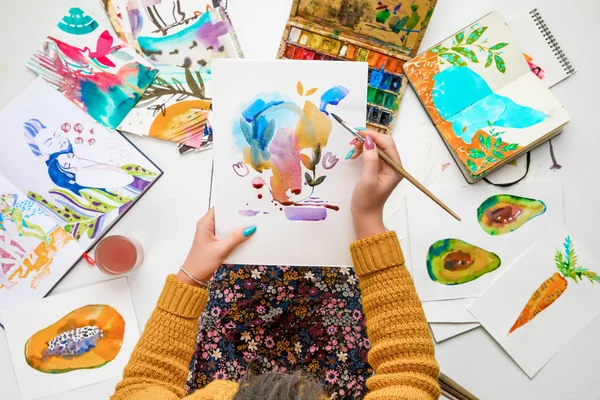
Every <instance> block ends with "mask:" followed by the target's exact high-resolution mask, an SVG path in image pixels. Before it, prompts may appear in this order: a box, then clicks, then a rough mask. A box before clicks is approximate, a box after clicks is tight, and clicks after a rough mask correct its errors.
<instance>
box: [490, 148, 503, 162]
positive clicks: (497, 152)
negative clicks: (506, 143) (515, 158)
mask: <svg viewBox="0 0 600 400" xmlns="http://www.w3.org/2000/svg"><path fill="white" fill-rule="evenodd" d="M492 154H493V155H494V157H496V158H497V159H499V160H504V154H502V153H500V152H499V151H498V150H492Z"/></svg>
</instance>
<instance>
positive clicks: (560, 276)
mask: <svg viewBox="0 0 600 400" xmlns="http://www.w3.org/2000/svg"><path fill="white" fill-rule="evenodd" d="M563 247H564V249H565V255H564V256H563V254H562V252H561V251H560V249H556V255H555V256H554V261H555V262H556V268H558V271H559V272H555V273H554V274H553V275H552V276H551V277H550V278H548V279H546V280H545V281H544V282H542V284H541V285H540V287H539V288H537V290H536V291H535V292H534V293H533V295H532V296H531V297H530V298H529V301H528V302H527V304H525V307H524V308H523V311H521V314H520V315H519V317H518V318H517V320H516V321H515V323H514V325H513V326H512V327H511V328H510V330H509V331H508V333H509V334H511V333H512V332H514V331H515V330H517V329H518V328H520V327H522V326H523V325H525V324H526V323H528V322H529V321H531V320H532V319H533V318H535V316H536V315H538V314H539V313H541V312H542V311H544V310H545V309H546V308H548V307H549V306H550V305H551V304H553V303H554V302H555V301H556V300H558V298H559V297H560V296H562V294H563V293H564V292H565V290H567V280H566V279H565V278H569V279H572V280H573V281H574V282H575V283H577V284H578V285H579V282H581V281H582V280H583V278H587V279H588V280H589V281H590V282H591V283H592V284H594V283H600V276H598V274H597V273H595V272H594V271H590V270H589V269H587V268H584V267H580V266H578V265H577V254H576V253H575V249H574V248H573V241H572V240H571V237H570V236H567V237H566V239H565V242H564V244H563Z"/></svg>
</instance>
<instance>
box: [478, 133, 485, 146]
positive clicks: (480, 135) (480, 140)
mask: <svg viewBox="0 0 600 400" xmlns="http://www.w3.org/2000/svg"><path fill="white" fill-rule="evenodd" d="M477 140H479V143H481V144H483V141H484V140H485V139H484V137H483V135H482V134H481V133H480V134H479V135H477Z"/></svg>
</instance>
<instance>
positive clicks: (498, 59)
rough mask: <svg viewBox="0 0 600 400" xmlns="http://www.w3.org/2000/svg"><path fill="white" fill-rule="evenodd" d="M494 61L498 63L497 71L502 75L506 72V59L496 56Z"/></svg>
mask: <svg viewBox="0 0 600 400" xmlns="http://www.w3.org/2000/svg"><path fill="white" fill-rule="evenodd" d="M494 61H495V62H496V69H497V70H498V71H500V72H502V73H505V72H506V64H505V63H504V59H503V58H502V57H500V56H499V55H497V54H496V55H494Z"/></svg>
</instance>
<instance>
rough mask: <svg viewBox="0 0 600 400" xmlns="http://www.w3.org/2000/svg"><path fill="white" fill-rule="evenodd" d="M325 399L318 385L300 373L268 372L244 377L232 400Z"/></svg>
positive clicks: (323, 392)
mask: <svg viewBox="0 0 600 400" xmlns="http://www.w3.org/2000/svg"><path fill="white" fill-rule="evenodd" d="M323 398H326V396H325V391H324V390H323V387H322V386H321V384H320V383H318V382H315V381H314V380H313V379H312V378H311V377H310V376H308V375H306V374H304V373H303V372H301V371H297V372H294V373H292V374H284V373H280V372H268V373H266V374H262V375H245V376H244V377H243V378H242V380H241V381H240V388H239V389H238V391H237V393H236V394H235V396H234V397H233V400H321V399H323Z"/></svg>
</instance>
